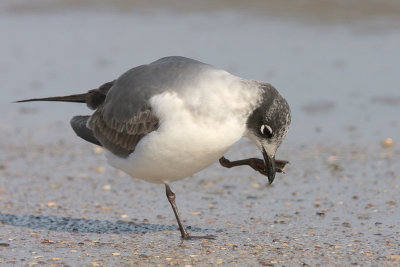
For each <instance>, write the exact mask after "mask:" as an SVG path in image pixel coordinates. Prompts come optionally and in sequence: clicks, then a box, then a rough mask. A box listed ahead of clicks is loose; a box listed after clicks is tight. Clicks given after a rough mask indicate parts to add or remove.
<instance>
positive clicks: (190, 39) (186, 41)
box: [0, 1, 400, 145]
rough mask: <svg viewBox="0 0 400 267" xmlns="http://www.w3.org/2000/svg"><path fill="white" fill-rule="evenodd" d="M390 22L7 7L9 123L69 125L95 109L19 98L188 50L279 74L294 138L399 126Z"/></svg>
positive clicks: (248, 71) (395, 133) (248, 72)
mask: <svg viewBox="0 0 400 267" xmlns="http://www.w3.org/2000/svg"><path fill="white" fill-rule="evenodd" d="M20 2H22V3H24V1H20ZM381 24H382V23H381V21H372V22H369V21H365V20H364V21H361V22H357V21H352V22H351V23H342V24H337V23H333V24H329V23H321V24H319V23H300V22H296V20H295V19H294V18H291V19H290V20H289V19H285V18H279V17H274V16H262V15H259V16H255V15H251V14H250V13H248V12H244V11H241V10H240V9H232V8H230V9H227V10H224V9H219V10H217V11H214V12H212V13H208V12H205V11H204V12H171V11H169V10H167V9H165V8H163V9H157V8H156V7H154V8H152V9H151V10H134V9H133V10H129V11H125V12H117V11H115V10H113V11H107V10H104V9H101V10H98V9H93V10H91V9H90V8H89V9H88V8H84V9H79V8H76V9H73V10H69V9H67V10H65V11H60V10H57V12H44V13H40V12H23V13H15V12H7V9H4V10H2V12H1V16H0V36H1V49H0V58H1V60H0V84H1V86H0V88H1V89H0V90H1V92H2V101H1V102H2V104H1V105H0V112H1V114H2V115H3V116H1V117H0V130H1V131H2V132H3V133H4V134H5V133H11V132H13V131H14V129H15V128H18V129H19V131H27V132H30V133H31V134H33V133H34V132H35V131H36V129H35V128H40V129H42V132H41V133H40V135H43V131H47V129H48V128H49V127H48V126H49V123H50V124H51V123H54V125H55V126H54V128H60V129H66V128H67V127H68V120H69V118H70V117H72V116H73V115H76V114H89V112H90V111H89V110H87V109H86V107H84V106H82V105H77V104H60V103H32V104H23V105H21V104H18V105H17V104H10V102H11V101H14V100H17V99H24V98H31V97H44V96H54V95H64V94H72V93H81V92H85V91H86V90H88V89H92V88H95V87H97V86H99V85H101V84H102V83H104V82H108V81H110V80H113V79H115V78H116V77H118V76H119V75H120V74H122V73H123V72H124V71H126V70H127V69H129V68H131V67H134V66H136V65H140V64H144V63H148V62H151V61H153V60H156V59H158V58H160V57H163V56H168V55H182V56H187V57H191V58H195V59H198V60H200V61H203V62H206V63H209V64H213V65H216V66H218V67H221V68H224V69H226V70H228V71H230V72H232V73H233V74H235V75H238V76H241V77H244V78H248V79H256V80H263V81H268V82H270V83H271V84H273V85H274V86H276V87H277V88H278V90H279V91H280V92H281V93H282V95H284V96H285V97H286V98H287V100H288V102H289V104H290V105H291V107H292V113H293V123H292V127H291V130H290V134H289V136H288V138H287V141H286V142H285V145H293V144H298V145H301V144H305V143H307V144H312V143H319V142H328V143H344V144H352V143H359V142H361V143H363V144H368V143H370V142H375V143H377V142H380V141H381V140H382V139H383V138H385V137H392V138H396V137H400V125H399V124H400V122H399V114H400V78H399V69H400V53H399V47H400V35H399V31H398V30H396V28H390V29H384V30H376V28H377V27H376V25H381ZM368 29H374V30H371V31H369V30H368ZM59 121H62V123H59ZM49 131H51V129H50V130H49ZM65 134H66V135H67V133H65ZM68 134H69V135H71V136H73V134H70V133H68ZM33 135H34V134H33ZM45 136H46V137H45V138H46V139H48V138H50V136H51V133H50V132H49V133H47V135H45ZM35 138H39V139H40V137H37V136H35V135H34V137H33V139H35ZM60 138H61V137H60ZM0 140H1V139H0Z"/></svg>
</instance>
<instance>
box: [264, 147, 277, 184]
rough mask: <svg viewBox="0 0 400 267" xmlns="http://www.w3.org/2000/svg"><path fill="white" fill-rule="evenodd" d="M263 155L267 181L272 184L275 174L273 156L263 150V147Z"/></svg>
mask: <svg viewBox="0 0 400 267" xmlns="http://www.w3.org/2000/svg"><path fill="white" fill-rule="evenodd" d="M262 153H263V157H264V163H265V172H266V173H267V177H268V182H269V183H270V184H272V182H273V181H274V179H275V174H276V168H275V156H274V157H270V156H269V155H268V154H267V152H265V149H264V148H263V152H262Z"/></svg>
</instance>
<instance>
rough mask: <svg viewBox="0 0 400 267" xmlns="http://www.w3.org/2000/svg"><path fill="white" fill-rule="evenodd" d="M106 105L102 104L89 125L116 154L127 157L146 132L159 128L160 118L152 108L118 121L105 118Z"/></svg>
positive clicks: (100, 139)
mask: <svg viewBox="0 0 400 267" xmlns="http://www.w3.org/2000/svg"><path fill="white" fill-rule="evenodd" d="M104 109H105V106H104V105H103V106H101V107H100V108H99V109H97V110H96V112H95V113H94V114H93V115H92V116H91V118H90V120H89V122H88V126H89V128H90V129H91V130H92V132H93V135H94V137H95V138H96V139H97V140H98V141H99V142H100V143H101V144H102V145H103V146H104V147H105V148H107V149H108V150H109V151H111V152H112V153H113V154H114V155H117V156H120V157H127V156H129V154H131V153H132V152H133V151H134V150H135V148H136V145H137V144H138V143H139V141H140V139H142V138H143V137H144V136H145V135H146V134H148V133H150V132H152V131H155V130H156V129H157V128H158V119H157V118H156V117H154V116H153V114H152V113H151V110H150V109H146V110H143V111H141V112H138V113H137V114H136V115H135V116H132V117H131V118H129V119H127V120H124V121H117V120H114V119H111V120H106V119H105V118H104Z"/></svg>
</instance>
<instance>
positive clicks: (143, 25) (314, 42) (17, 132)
mask: <svg viewBox="0 0 400 267" xmlns="http://www.w3.org/2000/svg"><path fill="white" fill-rule="evenodd" d="M318 2H319V1H318ZM42 3H45V4H42ZM57 3H58V5H55V7H54V8H53V6H52V5H51V4H50V3H48V2H45V1H38V2H35V3H32V4H31V3H29V4H27V2H24V1H20V2H17V4H15V3H14V2H13V3H12V4H10V3H7V2H3V3H2V6H1V7H2V9H1V13H2V16H1V17H0V33H1V35H2V36H6V37H7V38H4V40H2V42H3V43H2V50H1V51H0V57H1V58H2V61H1V62H0V84H1V92H2V94H3V95H2V96H3V101H2V104H1V105H0V112H1V114H2V116H1V117H0V132H1V134H0V226H1V227H0V265H2V266H3V265H4V266H13V265H15V266H20V265H23V266H35V265H39V266H40V265H52V264H53V265H55V266H65V265H68V266H115V265H120V266H132V265H133V266H135V265H138V264H142V265H143V266H145V265H155V266H157V265H160V266H169V265H178V266H190V265H193V266H195V265H200V266H204V265H216V264H220V265H235V264H236V265H262V266H283V265H285V266H288V265H289V266H290V265H310V266H318V265H322V266H325V265H328V264H335V265H343V266H348V265H355V266H360V265H362V266H370V265H372V266H384V265H386V266H392V265H398V264H399V263H400V246H399V244H400V242H399V241H400V240H399V239H400V235H399V233H400V227H399V224H398V222H399V220H400V213H399V205H400V198H399V195H398V191H399V181H400V165H399V164H398V162H399V160H400V148H399V142H400V122H399V118H398V114H399V112H400V104H399V103H400V101H399V99H400V93H399V92H400V87H399V82H398V81H399V78H398V70H399V69H400V66H399V62H400V54H399V53H398V47H400V37H399V34H398V30H396V27H392V26H391V25H398V24H396V23H397V22H396V19H393V16H392V15H390V14H392V13H393V14H397V13H396V12H397V11H396V8H395V6H396V2H391V1H385V2H382V5H380V7H381V8H380V9H377V8H375V10H376V12H375V13H374V12H372V13H373V14H372V15H371V16H372V17H373V18H371V17H369V16H364V15H360V14H359V15H354V18H352V20H351V21H350V20H345V19H343V18H344V17H345V16H344V15H343V16H342V15H340V14H341V13H340V12H337V15H335V16H334V17H335V19H332V20H331V19H330V17H329V16H328V15H326V16H320V17H319V20H320V21H324V22H323V23H316V22H313V21H312V20H309V21H307V23H303V22H304V18H305V17H307V16H305V15H304V14H307V12H306V11H307V10H309V13H308V14H309V16H310V17H312V16H313V15H314V14H315V13H318V14H327V13H326V12H327V11H326V10H328V11H329V10H330V11H332V10H336V9H337V10H345V9H344V8H343V7H342V6H340V5H336V6H335V8H336V9H326V8H323V11H320V12H314V10H318V8H319V5H317V3H316V2H315V1H308V2H307V3H306V4H304V6H306V7H307V6H308V7H310V5H311V6H313V7H314V9H307V8H300V9H301V10H302V11H299V8H293V9H290V8H287V7H286V6H285V5H283V6H280V7H274V6H271V5H272V4H271V5H269V6H268V7H271V9H273V10H278V9H279V8H280V9H281V10H283V11H284V12H286V13H287V14H290V15H276V14H279V12H275V13H274V14H275V15H273V14H269V13H263V15H262V16H255V17H253V16H251V15H249V13H248V10H247V9H246V10H245V11H243V10H242V9H241V8H239V7H240V5H239V4H232V5H229V6H228V7H227V6H225V8H222V7H221V8H218V9H215V10H214V12H212V13H208V12H206V10H205V9H199V10H197V9H196V12H192V11H193V10H192V9H190V8H188V9H185V8H182V10H180V11H179V12H178V14H179V15H177V13H176V12H175V11H176V10H175V5H174V8H171V10H175V11H174V12H170V11H171V10H169V9H168V8H165V7H163V6H161V7H159V6H157V8H156V7H149V6H146V5H145V6H144V7H143V9H140V12H139V11H137V10H131V9H124V12H120V11H118V9H120V8H118V6H123V3H124V1H119V2H118V3H117V4H116V5H115V6H114V8H115V9H114V10H113V11H109V10H108V8H104V6H100V7H99V6H97V5H96V6H93V4H90V3H91V2H89V1H88V2H82V3H81V4H80V5H82V6H79V5H77V4H76V3H77V2H75V1H61V2H57ZM60 3H64V4H62V5H61V4H60ZM85 3H86V4H85ZM222 3H224V2H221V3H220V5H221V6H223V4H222ZM296 3H297V4H298V6H303V5H301V4H299V2H296ZM324 3H325V2H324ZM353 3H356V4H357V3H359V2H358V1H353ZM356 4H355V6H357V5H356ZM35 5H38V6H39V8H35V7H34V6H35ZM40 5H45V6H47V7H49V9H47V10H45V12H42V11H43V8H42V7H43V6H42V7H41V6H40ZM60 5H61V7H63V5H66V6H68V7H69V8H67V9H64V8H60ZM104 5H106V4H104ZM254 5H255V6H256V4H254ZM327 5H328V4H327ZM391 5H393V6H391ZM132 6H134V7H136V6H135V5H129V7H131V8H132ZM388 6H390V7H391V8H387V7H388ZM56 7H57V8H56ZM372 7H376V2H371V3H370V4H369V5H365V6H364V7H363V8H362V9H361V10H360V12H361V13H368V12H364V11H363V10H372ZM145 9H146V10H148V11H147V13H146V12H144V13H143V12H142V11H143V10H145ZM350 10H352V9H350ZM382 10H386V11H385V12H384V11H382ZM39 11H40V12H39ZM61 11H62V12H61ZM283 11H282V12H283ZM330 11H329V12H330ZM263 12H264V11H263ZM310 12H311V13H310ZM324 12H325V13H324ZM329 12H328V13H329ZM343 12H348V11H343ZM391 12H392V13H391ZM260 13H262V12H260ZM370 13H371V12H370ZM282 14H283V13H282ZM354 14H355V13H354ZM324 17H326V19H324ZM356 18H358V19H356ZM334 21H335V22H334ZM338 21H340V23H337V22H338ZM393 23H394V24H393ZM397 29H398V28H397ZM171 54H177V55H178V54H179V55H184V56H189V57H193V58H197V59H200V60H203V61H205V62H208V63H212V64H215V65H217V66H220V67H222V68H225V69H228V70H229V71H230V72H232V73H234V74H237V75H239V76H243V77H246V78H251V79H257V80H264V81H269V82H271V83H272V84H273V85H275V86H276V87H277V88H278V89H279V90H280V92H281V93H282V94H283V95H284V96H285V97H286V98H287V99H288V102H289V103H290V105H291V108H292V112H293V124H292V128H291V130H290V133H289V135H288V137H287V139H286V140H285V142H284V144H283V145H282V147H281V148H280V150H279V152H278V157H279V158H280V159H287V160H289V161H290V162H291V164H290V165H289V166H288V167H287V169H286V174H285V175H278V176H277V178H276V180H275V181H274V183H273V184H272V185H271V186H267V185H266V184H267V179H266V178H265V177H263V176H261V175H259V174H257V173H255V172H254V171H252V170H251V169H249V168H246V167H241V168H233V169H225V168H222V167H220V166H219V165H218V164H215V165H213V166H212V167H210V168H208V169H206V170H204V171H202V172H200V173H198V174H196V175H195V176H194V177H191V178H187V179H185V180H183V181H179V182H176V183H174V184H172V189H173V190H174V192H175V193H176V194H177V203H178V205H179V208H180V210H181V213H182V216H183V218H184V220H185V223H186V225H187V226H189V227H190V231H191V232H192V233H193V234H213V235H217V236H218V237H217V239H216V240H215V241H199V240H196V241H181V240H180V236H179V232H178V229H177V226H176V225H175V224H176V222H175V219H174V217H173V213H172V210H171V208H170V206H169V203H168V201H167V199H166V197H165V193H164V189H163V187H162V186H157V185H152V184H148V183H146V182H143V181H140V180H137V179H132V178H130V177H128V176H126V175H124V174H123V173H121V172H119V171H117V170H115V169H113V168H112V167H110V166H108V165H106V161H105V159H104V157H103V153H102V151H101V149H98V148H96V147H95V146H92V145H90V144H86V143H84V141H82V140H80V139H79V138H77V137H76V136H75V135H74V133H73V132H72V130H71V129H70V128H69V125H68V121H69V119H70V118H71V117H72V116H73V115H77V114H89V112H90V111H89V110H87V109H86V108H85V107H83V106H81V105H76V104H54V103H50V104H46V103H32V104H24V105H16V104H10V103H9V102H11V101H13V100H16V99H23V98H30V97H40V96H50V95H63V94H72V93H80V92H82V91H86V90H88V89H91V88H94V87H96V86H98V85H100V84H102V83H103V82H107V81H110V80H112V79H114V78H116V77H117V76H118V75H120V74H121V73H122V72H123V71H125V70H127V69H128V68H130V67H133V66H135V65H139V64H143V63H146V62H150V61H152V60H155V59H157V58H159V57H161V56H166V55H171ZM387 138H392V139H393V141H394V143H393V144H390V142H388V141H387V142H386V145H383V142H384V141H385V140H386V139H387ZM253 156H256V157H261V155H260V154H259V152H258V151H257V149H256V148H255V147H254V146H253V145H251V144H250V143H249V141H247V140H242V141H240V142H239V143H238V144H237V145H235V147H234V148H233V149H232V150H231V151H230V152H229V153H228V154H227V158H229V159H241V158H245V157H253Z"/></svg>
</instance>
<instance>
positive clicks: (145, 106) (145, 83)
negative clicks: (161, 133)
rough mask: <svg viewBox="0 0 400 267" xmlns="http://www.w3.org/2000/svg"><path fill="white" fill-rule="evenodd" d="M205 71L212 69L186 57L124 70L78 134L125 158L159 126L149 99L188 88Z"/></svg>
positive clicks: (167, 58)
mask: <svg viewBox="0 0 400 267" xmlns="http://www.w3.org/2000/svg"><path fill="white" fill-rule="evenodd" d="M208 69H214V67H212V66H210V65H207V64H204V63H201V62H199V61H196V60H193V59H189V58H184V57H166V58H162V59H159V60H157V61H154V62H152V63H150V64H148V65H142V66H138V67H136V68H133V69H130V70H128V71H127V72H125V73H124V74H123V75H121V77H119V78H118V79H117V80H115V82H113V83H112V84H111V85H112V86H111V88H107V92H106V96H105V99H103V100H102V101H103V102H102V103H101V104H100V105H98V103H97V102H96V105H95V106H96V111H95V112H94V113H93V115H92V116H91V117H90V118H89V120H86V121H87V124H86V126H87V127H86V126H85V128H86V129H82V130H80V131H81V132H80V134H78V135H79V136H81V137H82V138H83V139H85V140H87V141H89V142H92V143H93V138H94V139H95V140H97V141H98V143H100V144H101V145H102V146H104V147H105V148H106V149H107V150H109V151H111V152H112V153H113V154H115V155H117V156H120V157H127V156H128V155H129V154H131V153H132V152H133V151H134V150H135V148H136V145H137V144H138V143H139V141H140V140H141V139H142V138H143V137H144V136H145V135H147V134H148V133H150V132H152V131H155V130H157V128H158V126H159V121H158V119H157V118H156V117H155V116H154V114H153V113H152V112H151V107H150V106H149V103H148V101H149V99H150V98H151V97H152V96H154V95H157V94H160V93H162V92H164V91H166V90H168V89H173V90H176V91H179V90H183V89H184V88H190V85H191V83H193V82H196V80H197V79H199V78H200V74H201V73H202V71H206V70H208ZM99 89H100V88H99ZM103 92H104V90H103V91H102V93H103ZM88 106H90V105H89V104H88ZM93 106H94V105H93ZM79 120H82V118H79ZM79 120H78V118H77V119H75V121H76V123H75V125H79V127H81V125H82V123H81V122H80V121H79ZM78 121H79V124H78ZM71 123H72V122H71ZM79 127H78V126H75V128H79ZM73 128H74V126H73ZM75 128H74V130H75ZM79 129H80V128H79ZM87 130H89V131H90V132H89V133H90V134H91V135H92V137H93V138H91V137H90V136H89V135H90V134H88V132H87ZM76 132H77V131H76Z"/></svg>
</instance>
